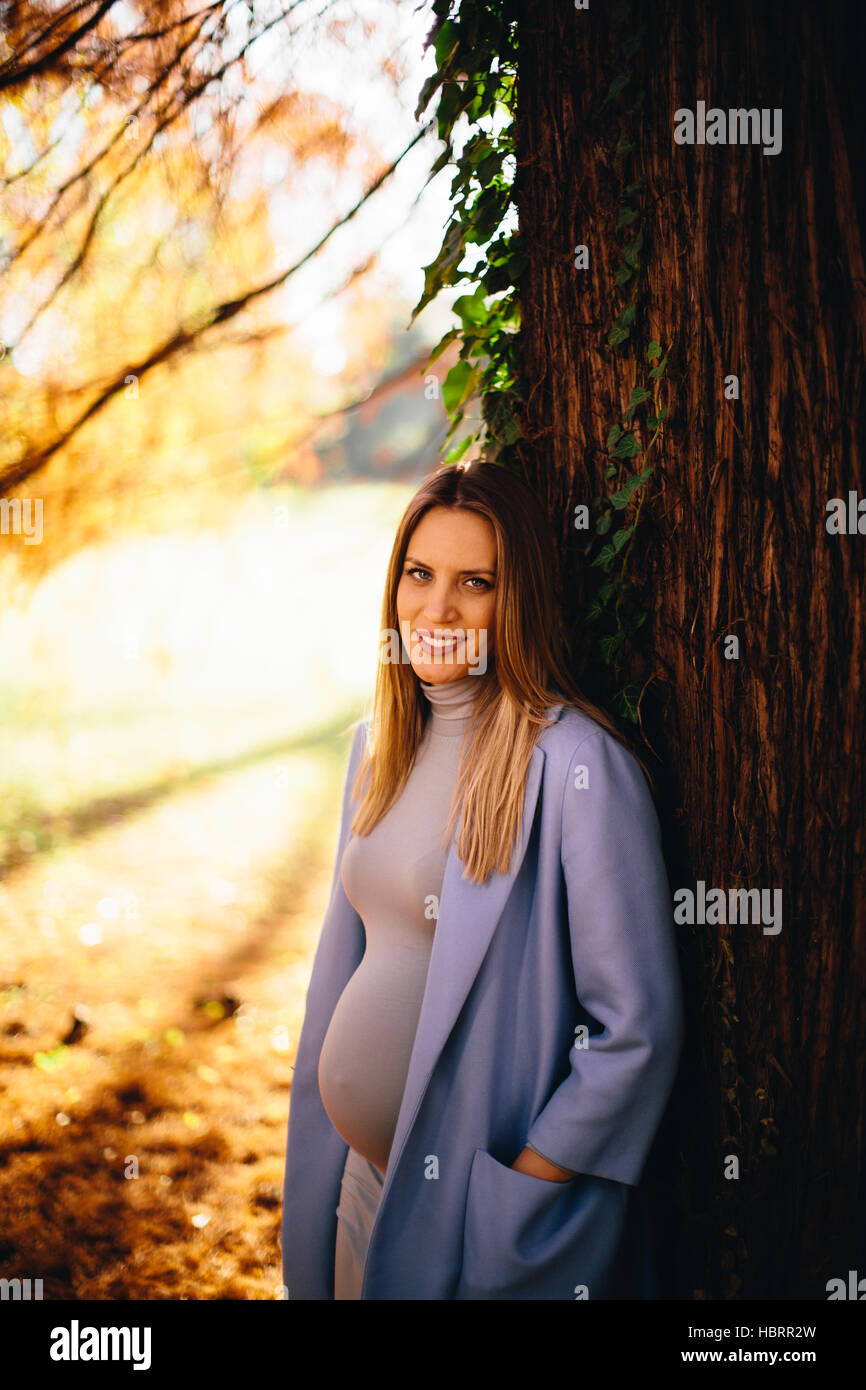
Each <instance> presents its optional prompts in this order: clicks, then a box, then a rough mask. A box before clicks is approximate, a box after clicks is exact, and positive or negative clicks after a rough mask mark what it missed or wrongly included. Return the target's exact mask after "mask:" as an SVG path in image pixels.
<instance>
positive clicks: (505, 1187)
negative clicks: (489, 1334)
mask: <svg viewBox="0 0 866 1390" xmlns="http://www.w3.org/2000/svg"><path fill="white" fill-rule="evenodd" d="M627 1206H628V1188H627V1186H626V1185H625V1184H624V1183H619V1182H614V1181H613V1180H612V1179H611V1178H597V1177H594V1176H592V1175H590V1174H584V1173H581V1174H579V1175H578V1176H577V1177H575V1178H572V1179H570V1181H569V1182H563V1183H560V1182H550V1181H548V1180H547V1179H546V1178H535V1177H532V1176H531V1175H530V1174H529V1173H519V1172H518V1171H517V1170H516V1169H514V1168H509V1167H508V1166H507V1165H506V1164H504V1163H500V1162H498V1160H497V1159H495V1158H494V1157H493V1155H492V1154H490V1153H488V1152H487V1150H486V1149H476V1150H475V1154H474V1157H473V1160H472V1167H471V1169H470V1172H469V1186H468V1190H467V1195H466V1216H465V1220H464V1232H463V1264H462V1269H461V1274H460V1280H459V1283H458V1287H457V1292H456V1295H455V1297H456V1298H457V1299H465V1300H473V1299H476V1300H477V1299H576V1298H579V1297H582V1298H585V1297H589V1298H590V1299H593V1298H595V1299H598V1298H607V1297H610V1291H611V1288H612V1286H613V1282H614V1279H615V1275H616V1258H617V1253H618V1251H619V1248H620V1245H621V1242H622V1236H623V1230H624V1226H625V1217H626V1209H627ZM584 1288H585V1290H586V1292H584Z"/></svg>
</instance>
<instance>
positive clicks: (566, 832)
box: [526, 730, 684, 1186]
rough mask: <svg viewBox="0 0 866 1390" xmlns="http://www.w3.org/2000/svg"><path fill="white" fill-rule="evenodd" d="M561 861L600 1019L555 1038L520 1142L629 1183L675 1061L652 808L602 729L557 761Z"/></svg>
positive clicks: (667, 938)
mask: <svg viewBox="0 0 866 1390" xmlns="http://www.w3.org/2000/svg"><path fill="white" fill-rule="evenodd" d="M561 858H562V870H563V876H564V879H565V889H566V897H567V906H568V929H569V936H570V941H571V958H572V962H573V966H574V984H575V990H576V994H577V999H578V1001H579V1002H580V1004H581V1005H582V1006H583V1008H584V1009H585V1010H586V1011H587V1012H588V1013H590V1014H591V1015H592V1017H593V1019H595V1020H597V1021H598V1023H600V1024H601V1025H602V1027H601V1031H600V1032H595V1033H591V1034H590V1035H589V1037H588V1038H585V1039H583V1042H584V1046H576V1045H575V1043H574V1039H563V1047H564V1048H569V1067H570V1070H569V1075H568V1076H567V1077H566V1078H565V1080H564V1081H562V1082H561V1084H560V1085H559V1086H558V1087H557V1089H556V1090H555V1091H554V1092H553V1094H552V1095H551V1097H550V1099H549V1100H548V1102H547V1103H546V1105H545V1106H544V1108H543V1109H542V1111H541V1113H540V1114H539V1115H538V1116H537V1118H536V1120H535V1121H534V1123H533V1125H532V1126H531V1128H530V1130H529V1134H528V1135H527V1140H526V1142H527V1143H528V1144H529V1145H530V1146H531V1147H532V1148H534V1149H535V1150H536V1151H537V1152H539V1153H542V1154H543V1155H544V1156H545V1157H546V1158H548V1159H550V1161H551V1162H552V1163H556V1164H558V1165H559V1166H560V1167H562V1168H567V1169H570V1170H571V1171H572V1172H575V1173H589V1174H594V1175H595V1176H597V1177H602V1178H613V1179H614V1180H616V1181H617V1182H621V1183H627V1184H630V1185H631V1186H636V1185H637V1184H638V1182H639V1181H640V1176H641V1173H642V1170H643V1167H644V1163H645V1161H646V1157H647V1154H648V1152H649V1149H650V1146H651V1144H652V1141H653V1138H654V1136H655V1133H656V1130H657V1128H658V1125H659V1122H660V1121H661V1118H662V1114H663V1111H664V1108H665V1105H666V1103H667V1100H668V1096H669V1094H670V1091H671V1088H672V1086H673V1081H674V1076H675V1074H676V1070H677V1064H678V1062H679V1057H680V1051H681V1048H682V1042H683V1030H684V1024H683V1006H682V991H681V984H680V973H679V965H678V961H677V953H676V944H675V937H674V923H673V907H672V900H671V895H670V888H669V885H668V878H667V873H666V870H665V866H664V860H663V858H662V851H661V835H660V830H659V823H658V818H657V816H656V812H655V807H654V805H653V802H652V797H651V795H650V791H649V787H648V785H647V782H646V779H645V777H644V775H643V772H642V771H641V768H640V765H639V764H638V762H637V760H636V759H635V758H634V757H633V756H632V755H631V753H629V752H628V750H627V749H626V748H624V747H623V746H622V745H621V744H620V743H619V742H618V741H617V740H616V739H614V738H613V737H611V735H610V734H608V733H607V732H606V731H604V730H599V732H597V733H594V734H591V735H590V736H589V737H588V738H585V739H584V740H583V741H582V742H581V743H580V744H579V745H578V747H577V749H576V750H575V752H574V753H573V754H572V757H571V760H570V762H569V767H568V773H567V776H566V782H565V787H564V789H563V800H562V849H561ZM579 1041H580V1040H579Z"/></svg>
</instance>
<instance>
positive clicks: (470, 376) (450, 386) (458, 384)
mask: <svg viewBox="0 0 866 1390" xmlns="http://www.w3.org/2000/svg"><path fill="white" fill-rule="evenodd" d="M475 376H476V372H475V368H474V367H472V366H471V365H470V364H469V363H468V362H455V364H454V366H453V367H452V368H451V370H450V372H449V373H448V375H447V376H446V378H445V380H444V381H443V383H442V401H443V403H444V405H445V409H446V410H447V411H448V413H449V415H450V414H451V412H452V411H454V410H456V409H457V407H458V406H461V405H462V404H463V402H464V401H465V400H466V398H467V397H468V396H469V395H471V393H472V388H473V386H474V384H475Z"/></svg>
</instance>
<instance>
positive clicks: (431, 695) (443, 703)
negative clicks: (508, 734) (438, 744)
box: [418, 672, 481, 737]
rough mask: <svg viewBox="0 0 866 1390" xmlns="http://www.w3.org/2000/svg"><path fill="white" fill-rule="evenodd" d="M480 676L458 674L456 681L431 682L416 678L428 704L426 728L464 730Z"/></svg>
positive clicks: (448, 732)
mask: <svg viewBox="0 0 866 1390" xmlns="http://www.w3.org/2000/svg"><path fill="white" fill-rule="evenodd" d="M480 680H481V678H480V676H473V675H472V674H471V672H470V673H469V674H468V675H465V676H461V677H460V678H459V680H456V681H443V682H442V683H441V684H435V685H434V684H432V683H428V682H427V681H422V680H420V679H419V682H418V684H419V685H420V687H421V689H422V690H423V692H424V694H425V696H426V697H427V701H428V703H429V705H430V731H431V733H434V734H445V735H450V736H453V737H456V736H458V735H462V734H464V733H465V732H466V730H467V728H468V727H469V721H470V719H471V716H472V709H473V706H474V703H475V695H476V693H477V691H478V689H479V686H480Z"/></svg>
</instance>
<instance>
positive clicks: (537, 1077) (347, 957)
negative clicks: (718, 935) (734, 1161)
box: [282, 705, 683, 1300]
mask: <svg viewBox="0 0 866 1390" xmlns="http://www.w3.org/2000/svg"><path fill="white" fill-rule="evenodd" d="M548 714H549V716H550V715H551V714H552V715H554V716H556V722H555V723H554V724H552V725H551V726H550V727H549V728H547V729H544V730H542V732H541V734H540V736H539V738H538V741H537V743H536V746H535V748H534V750H533V753H532V757H531V760H530V763H529V768H528V772H527V778H526V789H525V799H524V813H523V824H522V832H521V837H520V842H519V847H518V850H517V852H516V854H515V856H514V858H513V860H512V863H511V867H510V870H509V872H508V873H507V874H501V873H494V874H493V875H492V876H491V877H490V878H489V879H488V880H487V882H486V883H484V884H476V883H473V882H471V881H470V880H469V879H464V878H463V877H462V867H463V866H462V864H461V862H460V861H459V859H458V858H457V852H456V843H455V839H454V838H453V837H452V841H451V845H450V848H449V852H448V859H447V864H446V869H445V876H444V880H443V884H442V891H441V894H440V900H439V916H438V920H437V923H436V931H435V935H434V939H433V949H432V954H431V958H430V966H429V973H428V977H427V984H426V989H425V992H424V998H423V1002H422V1006H421V1013H420V1018H419V1021H418V1029H417V1033H416V1036H415V1043H414V1046H413V1049H412V1055H411V1060H410V1064H409V1072H408V1076H407V1079H406V1088H405V1091H404V1094H403V1100H402V1104H401V1107H400V1113H399V1117H398V1120H397V1128H396V1133H395V1135H394V1142H393V1145H392V1148H391V1154H390V1159H389V1162H388V1167H387V1170H386V1173H385V1181H384V1187H383V1189H382V1196H381V1201H380V1205H379V1210H378V1213H377V1216H376V1222H375V1225H374V1227H373V1230H372V1234H371V1237H370V1244H369V1249H368V1254H367V1262H366V1268H365V1272H364V1284H363V1291H362V1294H361V1297H362V1298H365V1299H458V1300H459V1299H467V1300H468V1299H485V1300H490V1299H569V1300H571V1299H575V1298H582V1297H589V1298H590V1299H593V1298H609V1297H623V1296H637V1297H647V1296H652V1293H653V1292H654V1289H653V1288H652V1286H651V1284H650V1283H647V1282H646V1278H640V1277H639V1278H638V1280H637V1284H636V1285H635V1281H634V1280H632V1284H633V1285H634V1287H632V1288H629V1290H628V1292H627V1293H621V1292H619V1290H620V1289H621V1288H624V1287H625V1286H624V1285H622V1284H620V1283H619V1282H618V1280H619V1279H620V1278H621V1277H625V1276H623V1275H622V1274H621V1273H617V1269H618V1266H622V1263H623V1260H624V1258H625V1254H624V1252H625V1251H626V1249H628V1256H627V1258H628V1263H629V1266H630V1267H633V1265H634V1262H635V1260H636V1259H641V1260H643V1259H645V1257H646V1254H647V1251H646V1239H647V1237H646V1233H645V1231H643V1233H642V1234H641V1235H640V1236H638V1237H637V1244H636V1245H634V1246H632V1245H631V1244H630V1242H632V1241H633V1240H635V1237H634V1236H633V1235H628V1241H627V1242H626V1243H625V1244H624V1243H623V1242H622V1241H621V1237H622V1236H623V1233H624V1232H626V1233H628V1232H629V1231H631V1230H632V1225H631V1222H632V1220H633V1214H632V1211H631V1208H632V1205H633V1201H632V1199H634V1198H635V1196H636V1191H635V1190H636V1188H637V1185H638V1183H639V1180H640V1177H641V1173H642V1170H643V1167H644V1163H645V1160H646V1157H647V1153H648V1151H649V1148H650V1145H651V1143H652V1140H653V1137H654V1135H655V1133H656V1130H657V1128H658V1125H659V1122H660V1120H661V1117H662V1113H663V1111H664V1107H665V1104H666V1102H667V1099H668V1096H669V1093H670V1090H671V1087H672V1085H673V1079H674V1075H675V1072H676V1069H677V1064H678V1060H679V1055H680V1050H681V1046H682V1039H683V1009H682V998H681V987H680V975H679V968H678V964H677V956H676V948H675V941H674V925H673V905H672V898H671V894H670V888H669V885H668V879H667V874H666V871H665V866H664V862H663V860H662V854H661V844H660V833H659V825H658V819H657V817H656V812H655V808H654V805H653V802H652V798H651V795H650V792H649V788H648V787H647V784H646V781H645V779H644V776H643V773H642V772H641V770H640V767H639V766H638V764H637V762H636V761H635V759H634V758H633V757H632V755H631V754H630V753H629V752H628V751H627V750H626V749H624V748H623V747H622V745H621V744H619V743H618V742H617V740H616V739H614V738H612V737H611V736H610V734H608V733H607V732H606V731H605V730H604V729H602V728H601V727H600V726H599V725H598V724H596V723H595V721H593V720H592V719H590V718H589V717H588V716H586V715H584V714H581V713H579V712H578V711H576V710H575V709H573V708H572V707H569V706H563V705H557V706H554V707H553V709H552V710H550V711H548ZM366 730H367V724H366V723H361V724H359V725H358V727H357V728H356V730H355V738H354V742H353V744H352V750H351V754H350V757H349V767H348V773H347V776H346V784H345V789H344V793H343V809H342V821H341V825H340V833H339V841H338V850H337V862H336V868H335V871H334V880H333V886H332V889H331V897H330V902H329V904H328V908H327V912H326V915H325V920H324V923H323V926H322V932H321V937H320V940H319V945H318V949H317V951H316V957H315V961H314V964H313V972H312V977H311V980H310V987H309V992H308V994H307V1006H306V1015H305V1018H304V1024H303V1028H302V1030H301V1036H300V1040H299V1043H298V1048H297V1057H296V1061H295V1071H294V1079H293V1082H292V1090H291V1098H290V1118H289V1129H288V1144H287V1151H286V1168H285V1182H284V1193H283V1217H282V1248H283V1281H284V1283H285V1285H286V1287H287V1290H288V1292H287V1297H289V1298H294V1299H332V1298H333V1284H334V1248H335V1242H336V1232H337V1216H336V1208H337V1204H338V1201H339V1196H340V1184H341V1180H342V1175H343V1165H344V1162H345V1159H346V1154H347V1152H348V1149H347V1145H346V1143H345V1141H344V1140H343V1139H342V1138H341V1136H340V1135H339V1134H338V1133H337V1131H336V1130H335V1129H334V1127H333V1125H332V1124H331V1122H330V1120H329V1119H328V1116H327V1114H326V1112H325V1110H324V1107H323V1105H322V1102H321V1098H320V1096H319V1087H318V1076H317V1073H318V1062H319V1053H320V1051H321V1047H322V1043H323V1041H324V1037H325V1033H326V1031H327V1029H328V1025H329V1023H330V1020H331V1015H332V1014H333V1012H334V1008H335V1007H336V1004H337V1001H338V1000H339V998H340V995H341V994H342V992H343V989H344V988H345V986H346V984H347V983H348V981H349V979H350V978H351V976H352V975H353V974H354V972H355V970H356V969H357V967H358V965H359V964H360V962H361V958H362V956H363V954H364V947H365V935H364V927H363V923H362V921H361V918H360V917H359V915H358V913H357V912H356V911H355V909H354V908H353V906H352V904H351V903H350V902H349V900H348V898H347V897H346V894H345V891H344V889H343V886H342V882H341V878H340V863H341V859H342V855H343V850H344V849H345V846H346V843H347V841H348V839H349V822H350V821H351V819H352V817H353V814H354V810H355V808H356V805H357V803H351V804H350V802H349V800H348V792H349V789H350V787H351V786H352V783H353V781H354V776H355V769H356V767H357V765H358V761H359V759H360V756H361V752H362V749H363V746H364V740H365V739H366ZM581 1024H585V1025H587V1028H588V1036H587V1034H586V1033H584V1034H583V1036H581V1034H580V1033H578V1029H579V1027H580V1025H581ZM576 1038H577V1042H578V1045H577V1046H576V1045H575V1039H576ZM581 1041H583V1042H584V1043H585V1044H586V1045H584V1046H580V1045H579V1044H580V1043H581ZM527 1143H529V1144H530V1145H531V1146H532V1147H533V1148H534V1149H537V1150H538V1152H539V1153H541V1154H543V1155H544V1156H545V1157H546V1158H548V1159H550V1161H551V1162H553V1163H556V1164H558V1165H559V1166H560V1167H562V1168H567V1169H571V1170H573V1171H574V1172H575V1173H577V1174H579V1175H581V1176H578V1177H575V1178H573V1179H571V1180H570V1181H568V1182H566V1183H557V1182H552V1181H548V1180H546V1179H543V1178H536V1177H531V1176H530V1175H529V1174H526V1173H519V1172H517V1171H515V1170H514V1169H512V1168H511V1167H510V1164H511V1163H512V1161H513V1160H514V1159H515V1158H516V1156H517V1154H518V1153H519V1152H520V1150H521V1149H522V1148H523V1147H524V1145H525V1144H527ZM638 1191H640V1190H639V1189H638ZM633 1272H634V1271H633V1268H632V1273H633Z"/></svg>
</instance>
